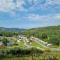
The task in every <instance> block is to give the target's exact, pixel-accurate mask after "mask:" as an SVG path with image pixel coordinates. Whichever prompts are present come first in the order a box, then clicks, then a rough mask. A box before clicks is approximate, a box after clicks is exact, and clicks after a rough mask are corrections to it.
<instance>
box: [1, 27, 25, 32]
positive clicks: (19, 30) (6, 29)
mask: <svg viewBox="0 0 60 60" xmlns="http://www.w3.org/2000/svg"><path fill="white" fill-rule="evenodd" d="M25 30H26V29H19V28H5V27H0V32H1V31H6V32H23V31H25Z"/></svg>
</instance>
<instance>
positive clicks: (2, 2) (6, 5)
mask: <svg viewBox="0 0 60 60" xmlns="http://www.w3.org/2000/svg"><path fill="white" fill-rule="evenodd" d="M14 1H15V2H14ZM54 5H60V0H0V11H5V12H7V11H27V10H28V8H25V7H24V6H28V7H29V8H32V7H33V8H32V9H35V7H37V8H43V9H45V8H47V7H51V6H54ZM30 10H31V9H30ZM28 11H29V10H28Z"/></svg>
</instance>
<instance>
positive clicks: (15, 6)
mask: <svg viewBox="0 0 60 60" xmlns="http://www.w3.org/2000/svg"><path fill="white" fill-rule="evenodd" d="M23 4H24V1H23V0H16V1H15V2H14V0H0V11H5V12H7V11H14V10H23V9H24V7H23Z"/></svg>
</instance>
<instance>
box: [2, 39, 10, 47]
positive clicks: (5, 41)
mask: <svg viewBox="0 0 60 60" xmlns="http://www.w3.org/2000/svg"><path fill="white" fill-rule="evenodd" d="M2 42H3V44H4V45H5V46H7V43H8V42H9V40H8V39H7V38H3V39H2Z"/></svg>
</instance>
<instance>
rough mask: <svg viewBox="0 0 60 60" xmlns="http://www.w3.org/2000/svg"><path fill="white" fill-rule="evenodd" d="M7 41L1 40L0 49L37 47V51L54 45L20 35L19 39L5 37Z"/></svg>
mask: <svg viewBox="0 0 60 60" xmlns="http://www.w3.org/2000/svg"><path fill="white" fill-rule="evenodd" d="M0 39H3V37H0ZM5 40H6V41H5ZM5 40H3V41H2V40H0V47H1V46H5V45H6V46H7V47H12V46H19V47H20V48H31V47H35V48H37V49H43V48H48V47H51V46H52V44H48V43H47V42H44V41H42V40H41V39H39V38H36V37H33V36H31V37H30V38H27V37H26V36H24V35H18V36H17V37H5ZM4 44H5V45H4Z"/></svg>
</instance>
